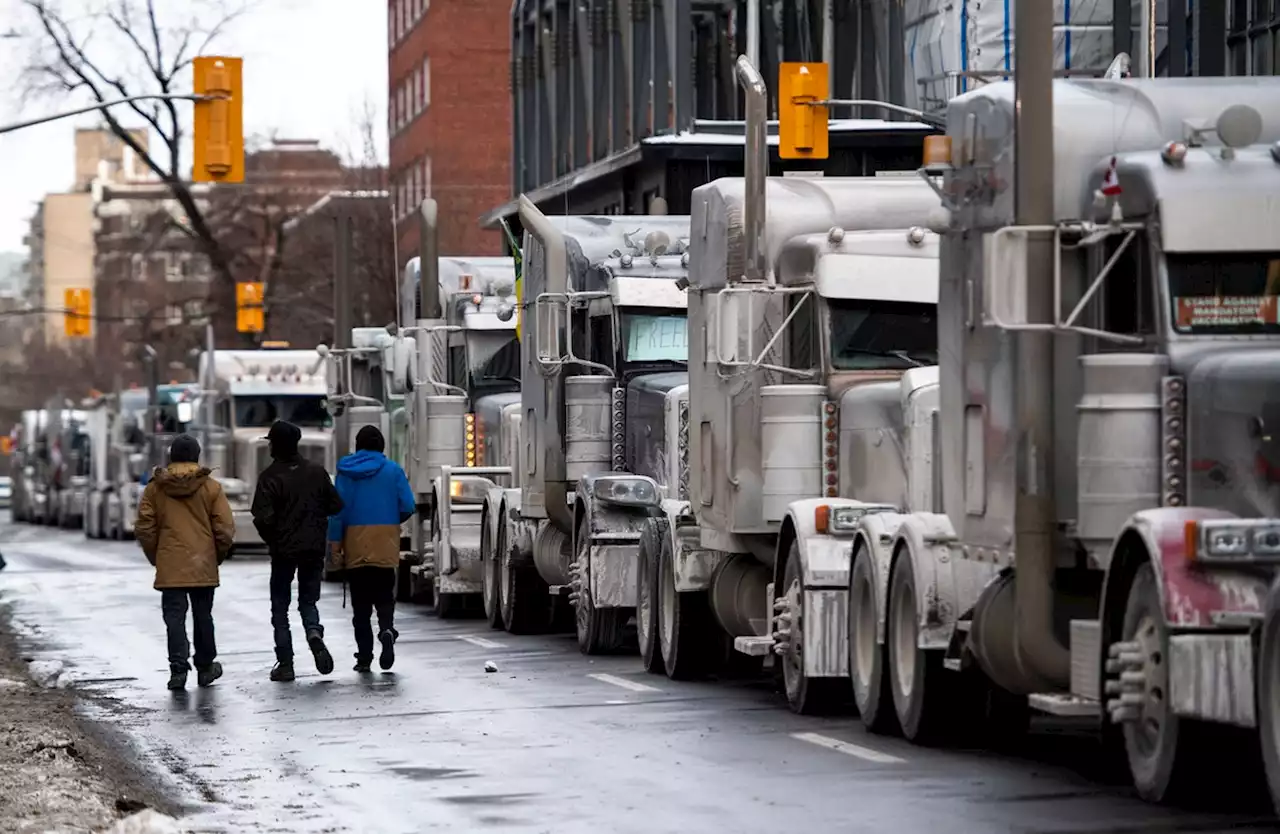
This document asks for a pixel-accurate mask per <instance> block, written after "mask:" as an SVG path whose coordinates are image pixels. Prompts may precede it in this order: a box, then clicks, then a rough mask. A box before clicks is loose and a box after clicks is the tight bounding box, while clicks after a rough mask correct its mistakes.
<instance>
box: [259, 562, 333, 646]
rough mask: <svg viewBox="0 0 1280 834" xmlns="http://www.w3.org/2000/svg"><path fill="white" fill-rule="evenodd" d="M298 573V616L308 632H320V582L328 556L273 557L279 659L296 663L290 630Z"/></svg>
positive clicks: (273, 621) (274, 619)
mask: <svg viewBox="0 0 1280 834" xmlns="http://www.w3.org/2000/svg"><path fill="white" fill-rule="evenodd" d="M295 573H296V574H297V575H298V615H299V616H300V617H301V618H302V628H303V630H304V631H318V632H320V636H321V637H323V636H324V626H322V625H320V609H319V608H316V603H317V602H319V601H320V585H321V583H322V581H323V577H324V556H323V555H322V554H317V555H313V556H303V557H297V556H275V557H272V559H271V627H272V628H273V629H274V630H275V635H276V660H278V661H280V662H281V663H292V662H293V635H292V634H291V633H290V632H289V602H290V600H291V595H292V591H293V576H294V574H295Z"/></svg>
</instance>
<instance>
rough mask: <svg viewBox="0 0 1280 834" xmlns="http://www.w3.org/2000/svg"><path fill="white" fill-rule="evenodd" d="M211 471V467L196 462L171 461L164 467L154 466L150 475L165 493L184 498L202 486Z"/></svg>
mask: <svg viewBox="0 0 1280 834" xmlns="http://www.w3.org/2000/svg"><path fill="white" fill-rule="evenodd" d="M212 472H213V470H212V469H209V468H208V467H205V466H201V465H200V464H198V463H171V464H169V465H168V466H167V467H165V468H164V469H161V468H160V467H156V471H155V472H154V473H153V474H152V476H151V477H152V479H153V480H154V481H155V482H156V484H157V486H158V487H159V489H162V490H164V494H165V495H169V496H171V497H173V498H185V497H187V496H188V495H194V494H195V492H196V490H198V489H200V487H202V486H204V483H205V481H207V480H209V475H210V474H211V473H212Z"/></svg>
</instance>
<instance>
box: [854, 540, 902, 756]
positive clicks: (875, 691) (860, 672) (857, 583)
mask: <svg viewBox="0 0 1280 834" xmlns="http://www.w3.org/2000/svg"><path fill="white" fill-rule="evenodd" d="M873 558H874V557H873V556H872V555H871V553H870V551H868V550H867V548H866V546H860V547H859V548H858V552H857V553H855V554H853V570H851V571H850V572H849V676H850V677H851V678H852V679H853V701H854V704H855V705H856V706H857V707H858V714H859V715H861V716H862V724H863V726H865V727H866V728H867V729H868V730H870V731H871V732H873V733H881V734H889V733H897V732H898V730H899V727H898V714H897V713H896V712H894V710H893V693H892V692H891V691H890V688H889V676H888V675H886V674H885V666H886V662H887V657H886V655H887V654H888V649H887V647H886V646H885V645H884V644H883V643H880V642H879V641H878V640H877V639H876V632H877V631H878V629H879V625H880V607H879V605H878V603H877V599H876V578H875V571H874V570H873V569H872V567H871V560H872V559H873Z"/></svg>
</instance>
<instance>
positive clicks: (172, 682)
mask: <svg viewBox="0 0 1280 834" xmlns="http://www.w3.org/2000/svg"><path fill="white" fill-rule="evenodd" d="M186 688H187V670H186V669H182V670H180V671H179V670H177V669H175V670H173V671H172V672H170V673H169V689H170V690H171V691H173V692H177V691H178V690H180V689H186Z"/></svg>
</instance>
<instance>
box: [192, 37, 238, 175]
mask: <svg viewBox="0 0 1280 834" xmlns="http://www.w3.org/2000/svg"><path fill="white" fill-rule="evenodd" d="M243 64H244V60H243V59H242V58H225V57H222V58H220V57H206V58H196V59H195V60H194V61H192V70H193V73H194V78H193V79H192V84H191V88H192V90H193V92H195V94H196V95H201V96H211V97H212V98H211V99H209V100H205V101H197V102H196V104H195V113H194V115H193V124H192V133H193V160H192V166H191V179H192V180H193V181H194V182H244V97H243V94H242V90H241V86H240V79H241V69H242V68H243Z"/></svg>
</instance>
